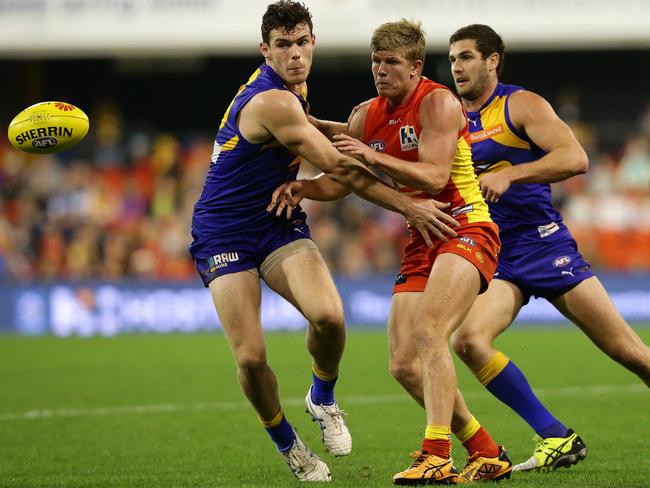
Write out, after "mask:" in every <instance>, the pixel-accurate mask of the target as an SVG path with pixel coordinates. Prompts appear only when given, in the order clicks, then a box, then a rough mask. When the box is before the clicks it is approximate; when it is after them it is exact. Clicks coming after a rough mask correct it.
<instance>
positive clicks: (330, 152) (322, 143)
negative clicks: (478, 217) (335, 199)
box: [249, 90, 456, 244]
mask: <svg viewBox="0 0 650 488" xmlns="http://www.w3.org/2000/svg"><path fill="white" fill-rule="evenodd" d="M250 104H254V105H253V106H250V107H249V108H250V112H249V113H251V114H252V115H255V116H256V118H257V120H258V121H259V122H260V124H261V125H263V126H264V127H265V128H266V130H268V131H269V132H270V133H271V134H272V135H273V136H274V137H275V138H276V139H277V140H278V141H279V142H280V143H281V144H282V145H283V146H284V147H286V148H287V149H289V150H290V151H292V152H294V153H296V154H300V155H301V156H303V157H305V158H306V159H308V160H309V161H310V162H311V163H312V164H313V165H314V166H316V167H317V168H319V169H321V170H322V171H323V172H324V173H325V174H326V175H327V176H328V177H329V178H331V179H332V180H334V181H335V182H337V183H339V184H341V185H342V186H345V187H346V188H348V189H349V190H350V191H353V192H355V193H357V194H358V195H359V196H361V197H363V198H365V199H366V200H369V201H371V202H373V203H375V204H377V205H380V206H382V207H384V208H386V209H388V210H393V211H395V212H398V213H401V214H402V215H404V216H405V217H406V218H407V219H408V220H409V222H410V223H411V225H413V226H414V227H415V228H417V229H418V230H419V231H420V232H421V233H422V235H423V237H424V238H425V240H426V241H427V243H428V244H431V237H430V235H429V232H431V233H432V234H434V235H435V236H436V237H438V238H440V239H443V240H447V238H446V236H445V234H446V235H449V236H455V234H456V233H455V232H454V231H453V230H452V229H451V228H450V227H449V225H453V222H455V221H453V219H451V217H449V216H446V217H448V219H446V222H447V223H448V224H449V225H447V223H445V221H444V220H440V219H439V218H437V217H436V216H435V214H434V213H433V209H435V206H434V205H433V203H432V202H430V201H428V200H420V201H416V200H413V199H411V198H408V197H407V196H406V195H402V194H400V193H399V192H397V191H396V190H395V189H393V188H391V187H389V186H388V185H386V184H385V183H383V182H382V181H381V180H379V179H378V178H377V177H376V176H375V175H373V174H372V173H371V172H370V171H369V170H368V169H367V168H366V167H365V166H364V165H363V164H362V163H361V162H359V161H357V160H355V159H353V158H351V157H349V156H345V155H344V154H341V153H340V152H339V151H337V150H336V149H335V148H334V147H333V146H332V145H331V144H330V142H329V141H328V140H327V139H326V138H325V136H324V135H323V134H321V133H320V132H319V131H318V130H317V129H316V128H315V127H314V126H313V125H311V124H310V123H309V122H308V120H307V117H305V114H304V112H303V111H302V107H300V104H299V103H298V101H297V99H296V98H295V97H294V96H293V95H292V94H290V93H289V92H283V91H277V90H270V91H268V92H264V93H261V94H259V95H257V96H256V97H254V98H253V100H251V102H249V105H250Z"/></svg>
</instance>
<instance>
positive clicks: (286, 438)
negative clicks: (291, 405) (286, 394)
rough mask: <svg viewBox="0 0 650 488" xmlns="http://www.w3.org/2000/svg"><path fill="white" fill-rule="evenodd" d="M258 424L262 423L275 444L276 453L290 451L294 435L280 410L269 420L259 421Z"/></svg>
mask: <svg viewBox="0 0 650 488" xmlns="http://www.w3.org/2000/svg"><path fill="white" fill-rule="evenodd" d="M260 422H262V425H263V426H264V428H265V429H266V431H267V432H268V433H269V435H270V436H271V439H272V440H273V442H275V445H276V447H277V448H278V451H280V452H286V451H288V450H289V449H291V446H292V445H293V441H294V439H295V438H296V433H295V432H294V431H293V429H292V428H291V424H290V423H289V422H288V421H287V418H286V417H285V416H284V412H283V411H282V409H280V411H279V412H278V413H277V415H276V416H275V417H273V418H272V419H271V420H269V421H265V420H262V419H260Z"/></svg>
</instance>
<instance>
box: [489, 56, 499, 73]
mask: <svg viewBox="0 0 650 488" xmlns="http://www.w3.org/2000/svg"><path fill="white" fill-rule="evenodd" d="M500 59H501V58H500V57H499V53H492V54H490V55H489V56H488V59H487V61H488V70H489V71H492V70H494V71H496V69H497V66H499V60H500Z"/></svg>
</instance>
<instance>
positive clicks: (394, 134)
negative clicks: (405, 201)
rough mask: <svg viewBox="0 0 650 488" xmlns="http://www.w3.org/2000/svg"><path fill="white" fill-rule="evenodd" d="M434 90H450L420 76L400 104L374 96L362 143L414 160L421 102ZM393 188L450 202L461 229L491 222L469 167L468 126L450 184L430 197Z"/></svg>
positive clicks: (408, 190)
mask: <svg viewBox="0 0 650 488" xmlns="http://www.w3.org/2000/svg"><path fill="white" fill-rule="evenodd" d="M436 89H445V90H449V89H448V88H447V87H446V86H444V85H440V84H438V83H435V82H434V81H431V80H429V79H427V78H425V77H422V79H421V80H420V82H419V84H418V86H417V89H416V90H415V92H414V93H413V94H412V95H411V97H410V99H409V100H408V101H407V102H406V103H405V104H403V105H399V106H397V107H391V106H390V105H389V104H388V100H387V99H386V98H383V97H376V98H375V99H374V100H373V101H372V103H371V104H370V107H369V108H368V114H367V115H366V121H365V125H364V131H363V132H364V133H363V140H364V142H365V143H366V144H368V145H369V146H370V147H372V148H373V149H375V150H376V151H380V152H385V153H386V154H389V155H391V156H393V157H396V158H399V159H402V160H406V161H417V160H418V138H419V136H420V131H421V127H420V102H421V101H422V99H423V98H424V97H425V96H426V95H428V94H429V93H431V92H432V91H433V90H436ZM450 92H451V91H450ZM394 185H395V188H397V190H399V191H400V192H402V193H406V194H408V195H411V196H413V197H416V198H435V199H436V200H438V201H441V202H451V210H450V213H451V215H452V216H453V217H454V218H455V219H456V220H457V221H458V222H459V223H460V224H461V227H462V226H463V225H467V224H473V223H480V222H491V221H492V220H491V219H490V213H489V211H488V207H487V204H486V203H485V200H484V199H483V196H482V195H481V191H480V189H479V186H478V180H477V179H476V175H475V173H474V168H473V166H472V159H471V150H470V141H469V132H468V128H467V125H466V126H465V127H464V128H463V129H462V130H460V131H459V132H458V140H457V142H456V154H455V156H454V161H453V163H452V167H451V173H450V177H449V181H448V182H447V185H446V186H445V188H444V189H443V190H442V191H441V192H440V193H439V194H437V195H435V196H434V195H430V194H428V193H426V192H423V191H420V190H417V189H415V188H409V187H407V186H404V185H402V184H400V183H398V182H395V181H394Z"/></svg>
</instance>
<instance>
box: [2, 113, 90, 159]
mask: <svg viewBox="0 0 650 488" xmlns="http://www.w3.org/2000/svg"><path fill="white" fill-rule="evenodd" d="M89 127H90V124H89V122H88V116H87V115H86V114H85V113H84V112H83V110H81V109H80V108H77V107H75V106H74V105H71V104H69V103H65V102H41V103H37V104H35V105H32V106H31V107H27V108H26V109H25V110H23V111H22V112H20V113H19V114H18V115H16V116H15V117H14V119H13V120H12V121H11V123H10V124H9V141H10V142H11V145H12V146H14V147H15V148H16V149H20V150H21V151H25V152H28V153H32V154H48V153H53V152H57V151H62V150H64V149H68V148H70V147H72V146H74V145H75V144H77V143H78V142H79V141H81V140H82V139H83V138H84V137H85V136H86V134H87V133H88V128H89Z"/></svg>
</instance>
